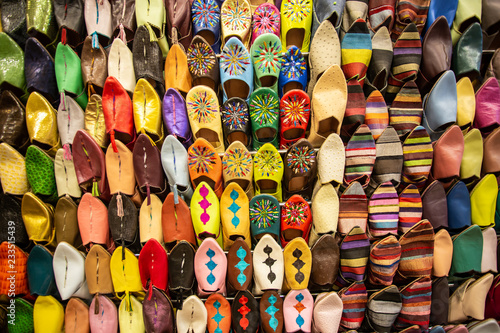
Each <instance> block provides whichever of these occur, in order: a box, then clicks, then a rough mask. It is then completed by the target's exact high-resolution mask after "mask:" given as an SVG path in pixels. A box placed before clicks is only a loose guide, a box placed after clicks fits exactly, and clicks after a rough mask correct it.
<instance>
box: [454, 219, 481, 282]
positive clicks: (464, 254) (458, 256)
mask: <svg viewBox="0 0 500 333" xmlns="http://www.w3.org/2000/svg"><path fill="white" fill-rule="evenodd" d="M452 240H453V260H452V262H451V269H450V275H458V276H466V277H467V276H470V275H472V274H473V273H474V272H480V271H481V259H482V255H483V235H482V233H481V228H479V226H477V225H472V226H470V227H468V228H467V229H465V230H464V231H462V232H461V233H459V234H458V235H455V236H453V237H452Z"/></svg>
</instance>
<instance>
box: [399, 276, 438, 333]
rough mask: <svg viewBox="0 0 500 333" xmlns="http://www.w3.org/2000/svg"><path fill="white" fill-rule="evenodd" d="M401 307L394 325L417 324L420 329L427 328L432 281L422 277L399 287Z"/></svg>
mask: <svg viewBox="0 0 500 333" xmlns="http://www.w3.org/2000/svg"><path fill="white" fill-rule="evenodd" d="M400 292H401V297H402V301H403V307H402V309H401V313H400V314H399V316H398V318H397V319H396V323H395V324H394V326H395V327H396V328H398V329H403V328H407V327H408V326H412V325H418V326H419V327H420V329H421V330H424V331H425V330H427V329H428V328H429V319H430V316H431V294H432V281H431V279H430V278H429V277H422V278H419V279H416V280H415V281H413V282H411V283H410V284H409V285H407V286H405V287H403V288H401V291H400Z"/></svg>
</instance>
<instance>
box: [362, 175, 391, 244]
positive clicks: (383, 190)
mask: <svg viewBox="0 0 500 333" xmlns="http://www.w3.org/2000/svg"><path fill="white" fill-rule="evenodd" d="M398 221H399V198H398V193H397V192H396V189H395V188H394V185H392V183H391V182H385V183H383V184H381V185H380V186H379V187H377V189H376V190H375V192H373V194H372V196H371V198H370V200H369V202H368V227H369V232H370V235H371V236H372V237H383V236H386V235H387V234H394V235H397V234H398Z"/></svg>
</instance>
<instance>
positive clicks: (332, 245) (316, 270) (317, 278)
mask: <svg viewBox="0 0 500 333" xmlns="http://www.w3.org/2000/svg"><path fill="white" fill-rule="evenodd" d="M311 256H312V265H311V280H310V286H311V287H310V288H311V289H313V290H314V289H315V288H318V289H319V290H329V289H330V288H331V287H332V286H333V283H334V282H335V280H337V274H338V270H339V266H340V249H339V246H338V244H337V242H336V240H335V238H334V236H332V235H329V234H327V235H322V236H321V237H320V238H319V239H318V240H317V241H316V243H315V244H314V246H313V247H312V248H311ZM339 319H340V318H339ZM320 327H321V324H320Z"/></svg>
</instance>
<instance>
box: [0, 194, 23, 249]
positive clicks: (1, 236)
mask: <svg viewBox="0 0 500 333" xmlns="http://www.w3.org/2000/svg"><path fill="white" fill-rule="evenodd" d="M0 210H1V211H2V212H3V214H1V215H0V224H1V225H4V226H8V225H9V223H10V224H11V225H12V226H14V227H15V228H16V244H17V246H19V247H21V248H22V249H26V248H27V247H28V246H29V245H30V239H29V237H28V234H27V232H26V227H25V225H24V221H23V218H22V212H21V201H20V200H19V199H18V198H17V197H15V196H13V195H11V194H3V195H2V196H0ZM10 221H12V222H10ZM8 230H9V229H8V228H3V229H0V240H1V241H2V242H6V241H8V240H9V236H10V235H9V233H8Z"/></svg>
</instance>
